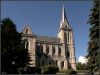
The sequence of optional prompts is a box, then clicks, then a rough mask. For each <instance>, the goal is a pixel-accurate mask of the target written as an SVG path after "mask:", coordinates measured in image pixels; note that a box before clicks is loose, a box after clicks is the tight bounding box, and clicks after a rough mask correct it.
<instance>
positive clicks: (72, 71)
mask: <svg viewBox="0 0 100 75" xmlns="http://www.w3.org/2000/svg"><path fill="white" fill-rule="evenodd" d="M69 74H77V72H76V71H75V70H70V71H69Z"/></svg>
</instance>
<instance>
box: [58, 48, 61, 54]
mask: <svg viewBox="0 0 100 75" xmlns="http://www.w3.org/2000/svg"><path fill="white" fill-rule="evenodd" d="M58 55H61V47H59V50H58Z"/></svg>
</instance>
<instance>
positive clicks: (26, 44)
mask: <svg viewBox="0 0 100 75" xmlns="http://www.w3.org/2000/svg"><path fill="white" fill-rule="evenodd" d="M28 45H29V43H28V41H26V43H25V49H27V50H28Z"/></svg>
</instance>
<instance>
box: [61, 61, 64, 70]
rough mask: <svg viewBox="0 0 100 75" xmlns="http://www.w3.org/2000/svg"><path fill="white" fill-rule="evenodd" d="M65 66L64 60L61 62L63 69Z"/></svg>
mask: <svg viewBox="0 0 100 75" xmlns="http://www.w3.org/2000/svg"><path fill="white" fill-rule="evenodd" d="M63 68H64V61H62V62H61V69H63Z"/></svg>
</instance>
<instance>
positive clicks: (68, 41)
mask: <svg viewBox="0 0 100 75" xmlns="http://www.w3.org/2000/svg"><path fill="white" fill-rule="evenodd" d="M67 38H68V39H67V41H68V43H69V33H68V34H67Z"/></svg>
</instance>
